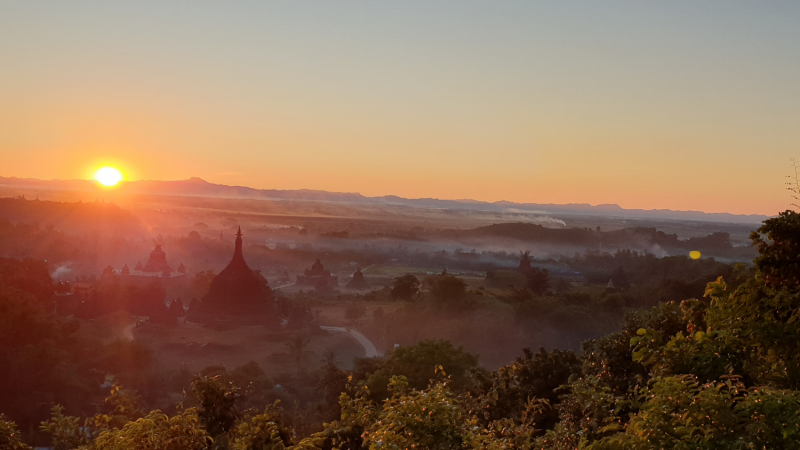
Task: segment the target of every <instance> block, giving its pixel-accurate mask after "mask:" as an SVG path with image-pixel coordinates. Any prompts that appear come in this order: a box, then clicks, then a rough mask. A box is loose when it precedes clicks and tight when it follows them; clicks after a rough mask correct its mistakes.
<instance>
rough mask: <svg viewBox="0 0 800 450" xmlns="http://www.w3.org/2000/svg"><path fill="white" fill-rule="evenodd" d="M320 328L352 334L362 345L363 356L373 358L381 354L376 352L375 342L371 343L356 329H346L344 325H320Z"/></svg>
mask: <svg viewBox="0 0 800 450" xmlns="http://www.w3.org/2000/svg"><path fill="white" fill-rule="evenodd" d="M320 328H322V329H323V330H327V331H339V332H342V333H350V336H352V337H353V338H354V339H355V340H356V341H358V343H359V344H361V346H362V347H364V353H366V355H365V358H375V357H378V356H381V354H380V353H378V349H377V348H375V344H373V343H372V341H370V340H369V339H367V337H366V336H364V335H363V334H361V333H359V332H358V331H356V330H352V329H347V328H344V327H322V326H321V327H320Z"/></svg>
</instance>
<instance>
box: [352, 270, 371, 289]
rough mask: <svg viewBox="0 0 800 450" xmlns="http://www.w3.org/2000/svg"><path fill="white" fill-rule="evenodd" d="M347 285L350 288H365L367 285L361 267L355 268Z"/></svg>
mask: <svg viewBox="0 0 800 450" xmlns="http://www.w3.org/2000/svg"><path fill="white" fill-rule="evenodd" d="M347 287H349V288H351V289H367V288H369V285H368V284H367V281H366V280H365V279H364V274H363V273H361V268H357V269H356V273H354V274H353V279H352V280H350V282H349V283H347Z"/></svg>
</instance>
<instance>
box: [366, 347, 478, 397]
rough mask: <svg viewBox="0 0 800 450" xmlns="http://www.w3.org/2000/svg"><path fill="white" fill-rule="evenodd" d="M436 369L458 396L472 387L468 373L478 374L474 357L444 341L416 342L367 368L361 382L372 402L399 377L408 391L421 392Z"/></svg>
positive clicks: (384, 393)
mask: <svg viewBox="0 0 800 450" xmlns="http://www.w3.org/2000/svg"><path fill="white" fill-rule="evenodd" d="M359 361H364V360H359ZM438 367H442V368H443V370H445V371H446V372H447V373H449V374H450V381H449V386H450V388H451V389H453V390H455V391H457V392H462V391H464V390H466V389H467V388H468V387H470V386H472V384H473V379H472V373H473V372H475V371H478V370H479V366H478V356H476V355H473V354H471V353H469V352H466V351H464V349H463V348H462V347H455V346H454V345H453V344H452V343H451V342H450V341H447V340H444V339H439V340H425V341H420V342H419V343H417V344H416V345H411V346H407V347H398V348H395V349H394V350H393V351H392V352H391V353H390V354H389V356H388V358H386V360H384V361H380V362H378V364H377V367H372V368H368V369H367V370H366V371H365V372H367V374H366V381H365V382H366V384H367V386H369V388H370V390H371V392H372V394H373V398H375V399H381V398H385V396H386V393H387V391H386V389H387V383H388V381H389V379H390V378H391V377H392V376H395V375H396V376H403V377H405V379H406V382H407V383H408V385H409V386H410V387H412V388H414V389H424V388H425V387H426V386H428V384H429V382H430V380H431V378H433V376H434V373H435V371H436V369H437V368H438Z"/></svg>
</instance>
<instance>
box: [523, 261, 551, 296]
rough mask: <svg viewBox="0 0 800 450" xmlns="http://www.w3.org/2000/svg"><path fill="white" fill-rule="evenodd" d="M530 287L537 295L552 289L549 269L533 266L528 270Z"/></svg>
mask: <svg viewBox="0 0 800 450" xmlns="http://www.w3.org/2000/svg"><path fill="white" fill-rule="evenodd" d="M528 289H530V290H531V292H533V293H534V294H536V295H542V294H544V293H545V292H547V290H548V289H550V274H549V272H547V269H542V268H540V267H531V268H530V271H529V272H528Z"/></svg>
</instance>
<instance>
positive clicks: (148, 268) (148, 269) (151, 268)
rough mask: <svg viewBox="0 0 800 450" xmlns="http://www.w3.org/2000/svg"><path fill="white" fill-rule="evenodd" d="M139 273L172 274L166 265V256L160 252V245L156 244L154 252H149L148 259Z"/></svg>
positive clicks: (162, 251)
mask: <svg viewBox="0 0 800 450" xmlns="http://www.w3.org/2000/svg"><path fill="white" fill-rule="evenodd" d="M141 271H142V272H145V273H158V272H162V273H163V272H168V273H171V272H172V269H171V268H170V267H169V264H167V254H166V252H164V250H161V244H156V248H155V250H153V251H152V252H150V259H148V260H147V264H145V265H144V267H142V269H141Z"/></svg>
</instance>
